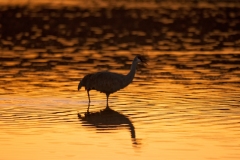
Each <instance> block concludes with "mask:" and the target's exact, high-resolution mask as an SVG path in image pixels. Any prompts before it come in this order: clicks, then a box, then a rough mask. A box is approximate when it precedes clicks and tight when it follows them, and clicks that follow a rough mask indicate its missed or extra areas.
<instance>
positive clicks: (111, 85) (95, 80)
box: [90, 72, 125, 93]
mask: <svg viewBox="0 0 240 160" xmlns="http://www.w3.org/2000/svg"><path fill="white" fill-rule="evenodd" d="M124 77H125V76H124V75H121V74H118V73H112V72H97V73H95V74H93V75H92V76H91V82H90V83H91V87H92V89H96V90H98V91H100V92H104V93H113V92H116V91H118V90H120V89H122V88H124Z"/></svg>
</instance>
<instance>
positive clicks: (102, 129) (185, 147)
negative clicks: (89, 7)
mask: <svg viewBox="0 0 240 160" xmlns="http://www.w3.org/2000/svg"><path fill="white" fill-rule="evenodd" d="M43 10H44V9H43ZM1 11H2V12H3V10H1ZM144 11H145V12H142V13H144V14H146V15H148V11H146V10H144ZM169 11H172V10H171V9H169V10H166V8H165V10H161V12H159V14H161V13H162V12H163V14H165V12H169ZM173 11H175V10H174V9H173ZM27 12H28V11H25V12H23V14H22V15H20V17H21V16H23V19H24V18H26V17H24V16H26V15H28V13H27ZM50 12H52V14H51V16H53V17H54V15H55V16H56V15H58V13H57V12H56V13H55V12H54V11H50ZM65 12H68V10H65ZM84 12H85V11H84ZM93 12H94V14H93V15H95V10H94V11H93ZM129 12H130V11H129ZM214 12H215V11H214ZM4 13H5V11H4ZM10 13H11V12H9V13H8V14H5V15H7V16H10V17H11V15H12V14H10ZM77 13H78V12H77ZM173 13H174V12H173ZM91 14H92V13H89V15H90V17H91V16H92V17H94V16H93V15H91ZM116 14H117V13H116ZM131 14H133V13H131ZM144 14H143V15H144ZM149 14H150V15H151V16H153V17H154V14H153V12H152V11H151V10H150V11H149ZM182 14H184V15H187V13H185V12H184V13H182ZM221 14H222V13H221ZM74 15H75V12H74V13H72V12H71V13H69V15H68V18H67V19H68V20H69V19H70V20H69V21H67V22H65V21H64V22H62V21H61V20H59V22H57V24H59V26H58V25H57V26H58V27H60V26H62V29H61V27H60V28H58V29H59V30H60V31H61V33H60V32H59V33H55V27H56V26H54V23H52V24H51V23H50V24H49V25H50V29H51V32H50V31H49V32H48V29H49V27H47V26H45V25H43V26H39V24H37V23H38V21H36V22H35V21H34V22H32V23H33V24H35V26H32V27H30V29H29V30H28V29H26V30H25V31H24V32H23V33H21V34H20V35H15V31H16V30H15V29H17V28H15V29H12V28H11V27H14V26H12V25H9V28H8V29H9V30H11V31H12V32H7V33H4V34H3V36H2V40H1V41H2V43H3V47H2V50H1V52H0V58H1V62H0V85H1V88H0V95H1V96H0V117H1V118H0V130H1V132H0V148H1V149H0V159H3V160H15V159H18V160H31V159H36V160H38V159H39V160H40V159H41V160H42V159H51V160H54V159H57V160H65V159H73V160H75V159H84V158H85V159H113V158H114V159H149V158H150V159H166V160H176V159H184V160H189V159H194V160H198V159H199V160H202V159H206V160H208V159H217V160H229V159H236V160H237V159H239V158H240V94H239V93H240V83H239V82H240V70H239V62H240V56H239V55H240V52H239V47H238V46H237V44H239V42H238V41H237V40H236V41H234V42H232V43H231V44H230V42H229V43H227V42H226V43H225V41H227V40H226V39H224V37H225V38H226V37H227V38H229V39H231V38H234V37H231V36H232V35H236V34H238V32H237V31H236V32H235V30H237V29H236V27H235V26H236V25H237V24H239V22H238V20H237V18H236V17H237V15H235V18H236V19H232V20H231V23H228V24H229V25H230V24H231V27H232V31H231V32H230V31H229V32H226V33H224V32H217V31H214V30H213V31H212V32H211V33H206V34H207V35H215V36H216V35H217V36H219V37H220V38H219V39H214V38H212V39H211V36H209V37H208V38H206V37H205V38H206V39H205V40H206V41H207V42H199V43H198V42H196V40H194V38H193V37H192V38H191V35H190V38H189V37H188V38H189V39H187V37H185V38H184V35H183V34H182V35H179V32H180V31H177V30H174V29H173V30H171V29H169V28H171V27H172V26H168V24H169V23H172V22H170V20H171V18H169V19H168V18H166V17H165V19H164V18H163V19H159V21H160V22H164V23H163V24H162V25H164V24H165V29H164V27H163V28H161V31H159V33H158V32H157V31H156V30H155V31H154V32H152V33H149V32H147V30H144V27H143V28H142V29H143V31H139V30H141V29H139V30H138V31H133V32H131V33H130V32H129V34H128V33H127V31H125V33H126V34H125V33H122V31H123V30H124V29H123V30H121V28H118V29H119V30H121V32H117V33H115V32H114V31H115V30H114V29H112V30H111V29H108V28H109V26H108V25H106V26H104V25H103V28H104V27H105V29H106V31H105V30H104V29H102V28H101V27H99V28H98V27H97V25H99V24H92V25H96V26H95V28H91V29H90V30H88V27H86V26H88V25H89V24H90V22H92V21H88V20H86V19H84V20H83V21H86V22H80V24H82V25H79V26H80V27H77V28H78V29H79V28H80V30H81V27H83V28H84V27H85V30H86V32H87V33H91V34H89V35H85V34H82V35H81V36H83V37H84V36H86V37H90V38H86V37H85V38H86V39H85V40H82V39H81V38H82V37H80V39H78V36H79V35H78V34H76V33H78V32H76V33H75V32H73V30H74V31H75V29H76V28H74V26H75V25H72V27H73V28H71V27H70V28H66V27H68V26H71V23H70V22H75V20H76V21H78V20H79V19H77V18H79V17H78V14H77V15H75V17H74ZM79 15H80V13H79ZM89 15H88V16H89ZM157 15H158V14H156V16H157ZM18 16H19V14H18ZM37 16H40V19H41V18H43V17H45V18H46V17H47V16H44V14H35V13H32V12H31V14H29V17H32V18H34V17H37ZM51 16H50V19H51V18H53V17H51ZM61 16H62V15H60V17H61ZM88 16H87V15H86V17H88ZM125 16H126V15H125ZM151 16H149V17H151ZM175 16H177V17H178V14H177V15H175ZM56 17H57V16H56ZM63 17H64V15H63ZM63 17H62V18H63ZM71 17H72V18H71ZM100 17H101V16H100ZM123 17H124V16H123ZM149 17H147V18H146V17H145V18H144V16H143V17H142V18H143V19H148V18H149ZM173 17H174V16H173ZM48 18H49V17H48ZM75 18H76V19H75ZM155 18H156V17H155ZM158 18H159V17H158ZM8 19H9V20H10V19H11V18H8ZM43 19H44V18H43ZM46 19H47V18H46ZM53 19H54V18H53ZM110 19H111V18H110ZM150 19H151V18H150ZM167 19H168V21H167ZM220 19H221V18H220ZM223 19H224V18H223ZM152 20H153V19H152ZM155 20H156V19H155ZM15 21H16V23H17V22H18V19H17V18H16V19H15ZM149 21H150V22H151V23H152V21H151V20H149ZM52 22H54V21H52ZM221 22H222V21H221ZM43 23H46V25H47V24H48V21H46V22H45V21H44V22H43ZM61 23H63V24H61ZM99 23H100V22H99ZM103 23H108V22H103ZM128 23H129V24H131V22H128ZM9 24H10V21H9ZM19 24H22V23H20V22H19ZM84 24H85V25H84ZM4 25H5V24H2V26H3V28H4ZM51 25H53V26H51ZM20 26H21V25H20ZM44 26H45V27H44ZM117 26H118V25H116V26H114V24H113V26H111V27H112V28H115V29H116V27H117ZM134 26H135V25H134ZM25 27H29V26H28V25H27V23H26V26H25ZM41 27H43V28H41ZM111 27H110V28H111ZM128 27H129V26H128ZM152 27H153V26H152ZM130 28H131V25H130ZM189 28H192V29H190V30H194V27H192V26H190V27H189ZM22 29H24V27H23V28H22ZM150 29H151V26H150ZM195 29H196V30H197V28H195ZM30 30H31V31H30ZM76 30H77V29H76ZM85 30H84V29H83V31H84V32H85ZM133 30H134V28H133ZM111 31H113V32H114V33H110V32H111ZM16 32H17V31H16ZM28 32H29V33H28ZM32 32H33V33H34V34H33V33H32ZM62 32H63V33H62ZM80 32H81V33H82V31H79V33H80ZM181 32H182V31H181ZM181 32H180V33H181ZM157 33H158V34H159V35H157V36H156V34H157ZM160 33H161V34H162V33H164V34H165V33H166V34H165V36H166V37H165V38H162V39H159V40H157V38H160V37H161V34H160ZM6 34H7V35H6ZM11 34H13V35H11ZM32 34H33V35H32ZM54 34H56V35H54ZM148 34H153V35H154V36H153V41H154V42H152V43H153V45H151V42H150V40H149V39H150V38H149V35H148ZM194 34H195V33H194ZM196 34H198V33H197V32H196ZM202 34H203V33H202ZM63 35H70V38H69V37H67V36H66V37H62V36H63ZM96 35H98V36H99V35H100V36H99V37H104V38H103V39H101V38H99V37H98V38H96V37H97V36H96ZM115 35H118V37H114V36H115ZM175 35H177V36H175ZM26 36H27V38H26ZM58 36H59V37H58ZM74 36H76V37H74ZM91 36H92V37H91ZM94 36H96V37H95V38H94ZM134 36H139V37H140V38H136V37H135V38H136V39H133V41H135V40H136V42H129V41H132V40H131V39H128V38H129V37H130V38H131V37H134ZM185 36H186V35H185ZM19 37H20V38H19ZM122 37H128V38H127V39H121V38H122ZM156 37H157V38H156ZM174 37H175V38H174ZM141 38H142V39H141ZM83 39H84V38H83ZM116 39H121V40H123V41H124V42H122V43H120V42H119V44H117V43H116V44H114V43H113V41H114V40H116ZM229 39H228V40H229ZM125 40H126V42H125ZM141 40H143V42H141ZM79 41H81V43H80V42H79ZM210 41H211V42H210ZM220 41H222V42H220ZM229 41H230V40H229ZM208 42H209V43H208ZM212 42H213V43H212ZM59 43H60V44H62V46H61V45H59ZM135 43H136V44H135ZM141 43H144V44H141ZM179 43H181V44H179ZM203 43H207V44H203ZM99 44H100V46H99ZM156 44H158V46H160V47H159V48H160V49H159V48H154V46H155V47H156ZM41 45H42V46H41ZM178 45H181V46H184V47H185V49H180V48H181V47H180V48H177V49H176V48H174V47H179V46H178ZM94 47H96V48H94ZM98 47H100V49H98ZM164 47H165V48H164ZM206 47H207V49H206ZM208 47H209V48H211V49H209V48H208ZM214 47H217V48H220V49H219V50H217V49H214ZM199 48H202V49H203V50H205V49H206V51H201V50H200V49H199ZM161 49H162V50H161ZM164 49H165V50H164ZM174 50H179V51H174ZM142 52H144V53H145V55H146V56H147V57H148V65H146V66H142V65H139V66H138V71H137V73H136V75H135V78H134V81H133V83H132V84H130V85H129V86H128V87H126V88H124V89H122V90H120V91H118V92H116V93H114V94H112V95H110V99H109V105H110V108H111V109H112V110H110V111H109V110H104V108H105V106H106V97H105V95H104V94H102V93H99V92H96V91H91V92H90V95H91V100H92V102H91V106H90V115H87V114H85V113H86V111H87V106H88V98H87V93H86V91H85V90H84V89H81V90H80V91H77V86H78V83H79V81H80V79H81V78H82V77H83V76H84V75H86V74H88V73H92V72H97V71H104V70H109V71H113V72H118V73H122V74H126V73H127V72H128V71H129V69H130V65H131V62H132V60H133V58H134V57H135V55H136V54H138V53H142Z"/></svg>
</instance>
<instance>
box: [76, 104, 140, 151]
mask: <svg viewBox="0 0 240 160" xmlns="http://www.w3.org/2000/svg"><path fill="white" fill-rule="evenodd" d="M78 118H79V120H80V121H81V122H82V124H83V126H88V127H94V128H96V129H97V130H104V131H106V130H116V129H119V128H122V127H123V126H126V128H128V129H129V131H130V135H131V140H132V144H133V146H134V147H140V145H141V143H140V142H139V141H140V140H139V139H137V138H136V131H135V127H134V125H133V123H132V122H131V121H130V119H129V118H128V117H127V116H125V115H123V114H121V113H119V112H117V111H114V110H112V109H111V108H110V107H106V108H105V109H103V110H100V111H98V112H85V113H83V114H81V113H78ZM100 133H101V132H100Z"/></svg>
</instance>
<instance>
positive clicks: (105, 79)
mask: <svg viewBox="0 0 240 160" xmlns="http://www.w3.org/2000/svg"><path fill="white" fill-rule="evenodd" d="M146 62H147V59H146V58H145V57H144V56H140V55H138V56H136V57H135V58H134V60H133V62H132V66H131V69H130V71H129V73H128V74H127V75H122V74H118V73H113V72H107V71H104V72H97V73H93V74H88V75H86V76H85V77H83V79H82V80H81V81H80V82H79V85H78V90H79V89H81V87H82V86H85V90H87V94H88V101H89V102H88V110H89V106H90V95H89V91H90V90H97V91H100V92H101V93H105V94H106V96H107V107H108V97H109V95H110V94H112V93H114V92H116V91H118V90H120V89H123V88H125V87H126V86H128V85H129V84H130V83H131V82H132V80H133V78H134V75H135V72H136V67H137V64H138V63H146Z"/></svg>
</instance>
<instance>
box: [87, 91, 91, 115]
mask: <svg viewBox="0 0 240 160" xmlns="http://www.w3.org/2000/svg"><path fill="white" fill-rule="evenodd" d="M87 94H88V109H87V112H89V107H90V102H91V101H90V95H89V90H88V91H87Z"/></svg>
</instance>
